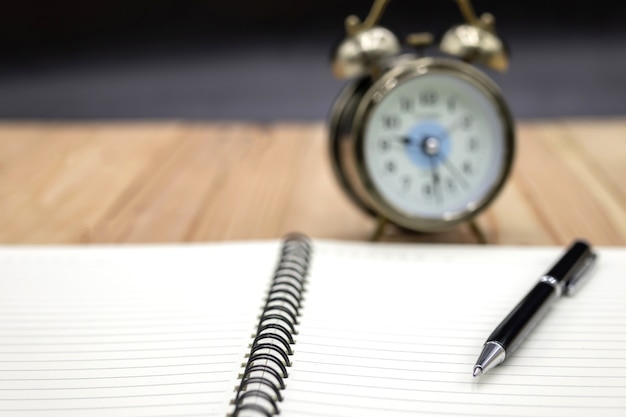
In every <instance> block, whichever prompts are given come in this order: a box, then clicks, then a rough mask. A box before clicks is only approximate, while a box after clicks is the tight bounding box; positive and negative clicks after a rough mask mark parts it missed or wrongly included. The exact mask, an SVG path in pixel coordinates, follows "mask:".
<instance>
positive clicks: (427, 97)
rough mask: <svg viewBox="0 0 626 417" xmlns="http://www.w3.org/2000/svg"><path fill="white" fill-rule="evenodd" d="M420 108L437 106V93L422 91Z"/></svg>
mask: <svg viewBox="0 0 626 417" xmlns="http://www.w3.org/2000/svg"><path fill="white" fill-rule="evenodd" d="M420 103H421V104H422V106H434V105H435V104H437V93H436V92H435V91H432V90H428V91H424V92H422V93H421V94H420Z"/></svg>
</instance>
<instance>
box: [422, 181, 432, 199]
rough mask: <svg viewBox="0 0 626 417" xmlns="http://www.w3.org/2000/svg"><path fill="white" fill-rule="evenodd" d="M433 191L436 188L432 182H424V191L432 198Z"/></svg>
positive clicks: (426, 195) (425, 194)
mask: <svg viewBox="0 0 626 417" xmlns="http://www.w3.org/2000/svg"><path fill="white" fill-rule="evenodd" d="M433 191H434V189H433V186H432V184H424V186H423V187H422V193H423V194H424V196H425V197H427V198H430V197H432V196H433Z"/></svg>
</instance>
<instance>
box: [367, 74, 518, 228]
mask: <svg viewBox="0 0 626 417" xmlns="http://www.w3.org/2000/svg"><path fill="white" fill-rule="evenodd" d="M504 132H505V129H504V126H503V122H502V121H501V119H500V117H499V113H498V108H497V107H496V104H495V102H494V101H493V100H491V99H490V98H489V96H488V95H487V93H485V92H484V90H483V89H482V88H479V87H477V86H475V85H474V84H472V83H471V82H469V81H467V80H466V79H465V78H459V77H455V76H454V75H452V74H450V73H427V74H424V75H420V76H416V77H413V78H409V79H407V80H404V81H400V82H399V83H398V84H397V85H396V86H395V88H393V89H392V90H391V91H390V92H389V93H387V94H386V95H385V96H384V97H383V98H382V100H381V101H380V102H379V103H378V104H377V105H376V106H375V107H374V108H373V109H372V111H371V113H370V115H369V118H368V121H367V123H366V126H365V130H364V136H363V158H364V166H365V171H366V174H367V176H368V178H369V181H370V182H371V185H372V186H373V187H374V188H375V190H376V191H377V193H378V194H379V195H380V197H381V198H382V200H384V201H385V203H386V204H387V205H388V206H390V207H391V208H392V209H393V210H395V211H397V212H400V213H402V214H403V215H408V216H417V217H421V218H426V219H442V220H451V219H453V218H455V217H458V216H460V215H463V214H464V213H467V212H471V211H474V210H476V209H477V208H478V206H479V205H480V204H481V203H482V202H483V201H484V200H485V197H486V196H487V195H488V194H489V193H490V192H492V191H493V189H494V187H496V186H497V185H498V184H499V183H500V182H501V177H502V175H503V174H502V173H503V169H504V168H503V167H504V166H505V164H506V163H507V161H506V159H507V156H506V155H507V151H508V149H507V144H506V139H505V137H504Z"/></svg>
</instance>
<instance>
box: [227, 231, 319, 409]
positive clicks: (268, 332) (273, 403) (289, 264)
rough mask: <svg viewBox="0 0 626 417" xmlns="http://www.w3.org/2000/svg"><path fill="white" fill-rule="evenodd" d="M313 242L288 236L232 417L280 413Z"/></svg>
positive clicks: (295, 235)
mask: <svg viewBox="0 0 626 417" xmlns="http://www.w3.org/2000/svg"><path fill="white" fill-rule="evenodd" d="M311 250H312V247H311V243H310V241H309V239H308V238H307V237H306V236H304V235H301V234H290V235H287V236H286V237H285V238H284V240H283V244H282V248H281V251H280V258H279V261H278V264H277V265H276V269H275V271H274V276H273V278H272V284H271V286H270V288H269V291H268V293H267V298H266V299H265V305H264V307H263V312H262V314H261V316H260V318H259V323H258V325H257V329H256V335H255V337H254V340H253V341H252V344H251V346H250V352H249V353H248V355H247V358H248V361H247V363H246V365H245V369H244V371H243V373H242V374H241V375H240V379H241V381H240V383H239V386H238V387H237V388H236V392H237V393H236V395H235V398H234V400H233V404H234V406H235V408H234V410H233V412H232V414H231V417H238V416H241V415H242V413H243V412H245V413H244V414H245V415H246V416H247V415H260V416H265V417H272V416H274V415H277V414H279V412H280V411H279V408H278V403H279V402H280V401H282V399H283V397H282V394H281V390H283V389H284V388H285V381H284V380H285V379H286V378H287V377H288V371H287V368H289V367H290V366H291V361H290V360H289V356H290V355H293V349H292V348H291V345H293V344H294V339H293V335H295V334H297V331H296V325H297V324H298V316H299V315H300V308H301V302H302V299H303V293H304V291H305V281H306V277H307V272H308V269H309V262H310V259H311Z"/></svg>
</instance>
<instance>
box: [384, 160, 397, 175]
mask: <svg viewBox="0 0 626 417" xmlns="http://www.w3.org/2000/svg"><path fill="white" fill-rule="evenodd" d="M385 171H387V172H388V173H390V174H393V173H394V172H396V163H395V162H393V161H387V162H385Z"/></svg>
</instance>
